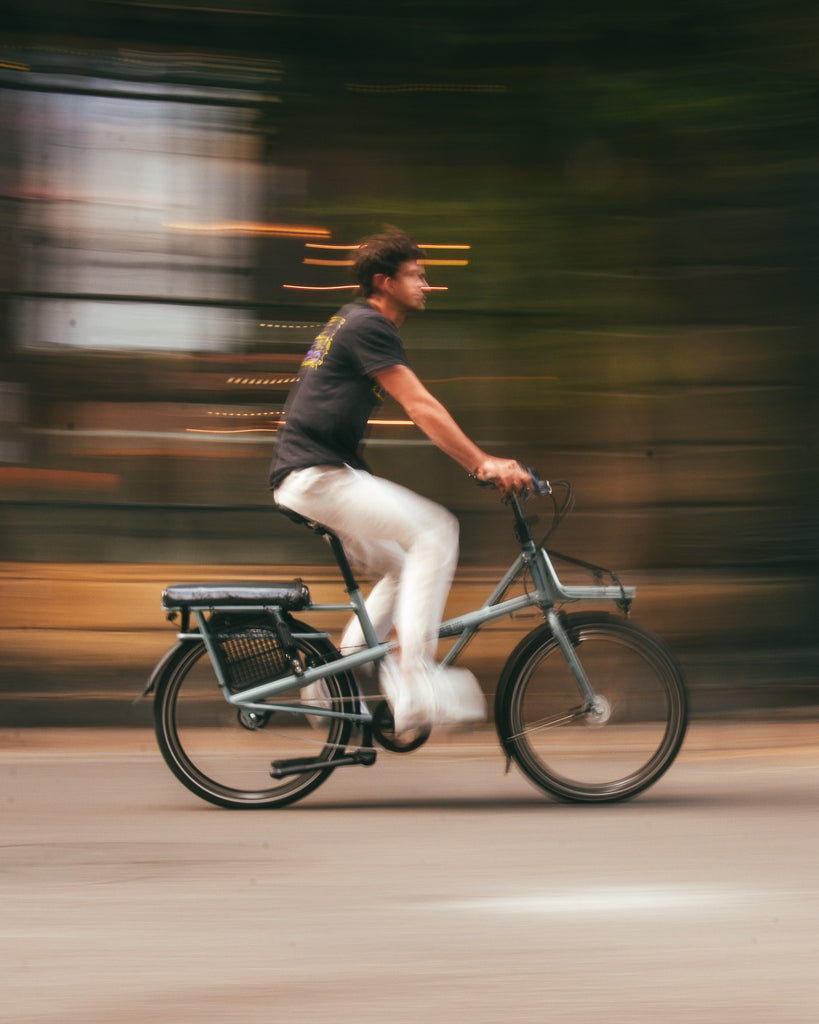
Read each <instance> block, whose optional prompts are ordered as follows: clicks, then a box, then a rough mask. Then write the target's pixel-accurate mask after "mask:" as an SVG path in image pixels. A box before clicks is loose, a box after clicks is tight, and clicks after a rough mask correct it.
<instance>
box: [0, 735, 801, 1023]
mask: <svg viewBox="0 0 819 1024" xmlns="http://www.w3.org/2000/svg"><path fill="white" fill-rule="evenodd" d="M503 767H504V765H503V761H502V759H501V757H500V754H499V751H498V748H497V744H496V741H495V739H494V736H493V735H492V733H491V731H490V730H486V729H485V730H481V731H478V732H476V733H473V734H470V735H467V736H463V737H460V738H458V739H457V741H455V740H453V739H450V740H449V741H447V742H443V741H438V742H430V744H428V745H427V746H426V747H424V748H422V749H421V750H419V751H416V752H415V753H413V754H411V755H408V756H398V755H387V754H382V755H380V756H379V760H378V762H377V764H376V765H375V766H374V767H373V768H370V769H364V768H350V769H346V770H339V771H337V772H336V773H335V774H334V775H333V776H332V777H331V778H330V780H329V781H328V782H327V783H326V784H325V785H324V786H323V787H322V788H320V789H319V790H318V791H317V792H316V793H314V794H313V795H312V796H310V797H308V798H307V799H306V800H305V801H304V802H303V803H301V804H297V805H295V806H294V807H292V808H288V809H283V810H279V811H268V812H230V811H225V810H220V809H217V808H214V807H211V806H209V805H207V804H204V803H202V802H200V801H198V800H197V799H196V798H195V797H194V796H193V795H192V794H190V793H188V792H187V791H186V790H184V789H183V788H182V787H181V786H180V785H179V784H178V783H177V782H176V780H175V779H173V777H172V776H171V775H170V773H169V772H168V770H167V769H166V768H165V766H164V764H163V763H162V761H161V760H160V758H159V755H158V753H157V751H156V748H155V745H154V741H153V737H152V735H151V734H150V732H148V731H147V730H143V729H134V730H128V729H117V730H74V729H56V730H45V729H43V730H32V729H26V730H2V731H0V780H2V781H1V782H0V798H2V804H3V848H2V863H1V864H0V868H1V870H0V900H2V907H3V913H2V917H1V918H0V922H1V923H0V982H1V983H2V987H1V988H0V991H2V994H3V995H2V1001H0V1020H2V1021H3V1022H6V1021H7V1022H9V1024H35V1022H36V1024H50V1022H57V1021H59V1022H60V1024H98V1022H99V1024H102V1022H104V1024H132V1022H133V1024H136V1022H144V1021H161V1022H163V1024H164V1022H192V1024H193V1022H196V1024H202V1022H219V1024H224V1022H233V1021H237V1022H238V1021H242V1022H246V1021H263V1022H266V1021H271V1022H272V1021H277V1022H278V1021H282V1022H285V1021H286V1022H288V1024H289V1022H296V1024H298V1022H324V1021H327V1022H334V1024H337V1022H339V1024H345V1022H348V1021H349V1022H353V1021H355V1022H359V1021H362V1020H379V1021H390V1022H404V1021H407V1022H409V1021H412V1022H416V1021H419V1020H421V1021H430V1022H433V1021H446V1022H456V1024H460V1022H470V1024H472V1022H475V1024H484V1022H486V1024H490V1022H491V1024H497V1022H529V1021H531V1022H543V1021H550V1022H582V1024H587V1022H590V1021H606V1022H615V1024H616V1022H623V1024H639V1022H651V1024H657V1022H667V1024H676V1022H691V1021H698V1022H699V1021H702V1022H708V1024H723V1022H743V1024H772V1022H777V1024H794V1022H799V1024H809V1022H810V1024H812V1022H814V1021H815V1020H816V1019H817V1010H816V1007H817V1005H819V980H818V979H817V973H816V963H817V952H818V951H819V950H818V949H817V947H818V946H819V882H817V875H816V849H817V841H818V840H819V816H817V813H816V812H817V809H819V787H817V782H819V731H818V730H817V723H816V722H815V721H800V722H792V723H787V722H782V721H779V722H776V723H765V722H757V723H744V724H742V723H739V722H723V723H722V724H716V723H714V722H695V723H694V724H693V725H692V728H691V730H690V733H689V736H688V738H687V740H686V744H685V746H684V748H683V751H682V753H681V755H680V757H679V759H678V760H677V762H676V763H675V764H674V765H673V766H672V768H671V769H670V771H669V772H668V774H667V775H666V776H665V777H664V778H663V779H662V780H660V782H659V783H657V784H656V785H655V786H654V787H653V788H652V789H651V790H649V791H648V792H647V793H645V794H643V795H642V796H640V797H638V798H637V799H636V800H634V801H632V802H630V803H627V804H623V805H611V806H600V807H577V806H564V805H560V804H555V803H551V802H549V801H548V800H546V799H545V798H544V797H543V796H542V795H541V794H540V793H539V792H538V791H536V790H534V789H533V788H532V787H531V786H530V785H529V784H528V783H527V782H525V781H524V779H523V778H522V777H521V776H520V775H519V773H518V772H517V771H516V770H515V769H513V770H512V771H511V772H510V773H509V774H504V771H503Z"/></svg>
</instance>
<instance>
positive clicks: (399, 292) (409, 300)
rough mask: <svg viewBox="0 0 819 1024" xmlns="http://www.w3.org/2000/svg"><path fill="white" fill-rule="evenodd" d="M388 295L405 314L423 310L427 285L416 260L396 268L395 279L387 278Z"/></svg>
mask: <svg viewBox="0 0 819 1024" xmlns="http://www.w3.org/2000/svg"><path fill="white" fill-rule="evenodd" d="M387 288H388V290H389V292H390V295H391V296H392V298H393V299H394V300H395V302H397V303H398V305H399V306H401V307H402V308H403V309H404V310H405V311H406V312H409V311H410V310H412V309H423V308H424V305H425V304H426V301H427V292H428V291H429V285H428V284H427V279H426V277H425V276H424V268H423V267H422V266H421V265H420V264H419V263H418V262H417V261H416V260H408V261H407V262H406V263H402V264H401V266H400V267H399V268H398V273H397V274H396V275H395V277H389V278H387Z"/></svg>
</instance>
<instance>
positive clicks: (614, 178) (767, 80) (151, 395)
mask: <svg viewBox="0 0 819 1024" xmlns="http://www.w3.org/2000/svg"><path fill="white" fill-rule="evenodd" d="M677 6H678V7H679V9H677V10H675V9H673V8H669V9H666V8H663V7H658V6H657V5H656V4H649V3H647V2H644V0H634V2H630V3H629V2H626V3H624V4H618V5H616V6H613V5H611V4H609V3H607V2H603V0H588V2H581V3H579V4H572V5H557V4H552V3H549V2H544V3H541V4H538V5H532V4H530V3H522V2H520V3H519V2H515V0H511V2H507V3H505V4H502V5H501V4H498V3H496V2H487V0H484V2H481V0H472V2H468V3H467V2H456V0H441V2H439V3H434V4H433V3H428V2H426V0H415V2H413V3H412V4H403V3H398V4H395V5H393V6H392V7H388V8H384V7H378V8H371V7H370V6H369V5H364V4H360V3H351V4H346V5H343V6H341V5H338V4H336V3H329V2H326V3H321V2H310V0H306V2H302V0H281V2H279V0H241V2H238V0H220V2H219V3H216V4H207V5H205V4H202V3H201V2H200V0H176V2H175V3H174V4H165V3H153V2H150V0H78V2H76V3H73V4H71V5H65V4H64V3H62V2H57V0H27V2H26V3H25V4H22V3H19V4H17V5H16V8H15V6H14V5H12V7H11V9H8V7H6V8H5V9H4V13H3V14H2V15H1V16H0V18H2V21H0V26H2V32H1V33H0V128H1V130H2V140H3V144H2V147H0V225H2V239H3V244H2V247H1V248H0V576H1V577H2V587H1V589H0V612H2V615H1V616H0V651H2V666H0V720H3V721H4V722H5V723H6V724H8V725H12V726H25V725H41V724H59V723H62V722H66V723H69V722H70V723H72V724H91V725H95V724H134V723H137V724H138V723H144V722H147V721H149V718H148V713H149V710H148V709H146V708H145V707H143V706H138V707H137V708H133V707H132V706H131V705H130V703H129V701H130V700H131V699H132V697H133V696H135V695H136V693H138V692H139V690H140V689H141V685H142V682H143V681H144V679H145V678H146V677H147V674H148V672H149V671H150V668H151V666H152V664H153V663H154V662H155V661H156V660H157V658H158V657H159V655H160V654H161V653H162V651H163V650H164V648H165V647H166V646H168V645H169V644H170V643H171V641H172V639H173V631H172V629H170V628H169V627H166V628H165V629H164V630H163V628H162V616H161V611H160V607H159V592H160V589H161V588H162V586H164V585H166V584H168V583H171V582H176V581H177V580H178V579H181V578H185V577H191V576H198V577H206V576H208V575H213V574H215V575H217V576H222V577H223V578H224V577H225V576H226V575H227V574H231V575H232V574H234V573H239V572H241V573H242V575H245V576H249V575H252V574H253V573H257V574H258V575H259V576H261V577H268V578H270V577H276V576H281V575H286V574H287V573H288V572H290V571H292V572H299V573H300V574H302V575H305V576H306V577H307V578H310V579H315V581H316V583H317V586H319V587H321V586H323V585H324V583H325V582H328V581H329V580H330V579H331V578H332V573H331V572H330V562H329V559H328V555H329V552H327V551H325V549H324V547H323V546H322V545H321V544H320V543H319V542H317V541H316V539H315V538H314V537H313V536H312V535H310V534H308V533H307V532H306V531H299V530H297V529H296V528H295V527H294V526H293V525H292V524H290V523H289V522H287V521H284V520H282V521H279V519H280V517H277V516H276V515H275V514H274V513H273V512H272V511H271V507H270V498H269V494H268V492H267V470H268V465H269V462H270V458H271V455H272V451H273V446H274V443H275V431H276V426H277V423H278V421H279V419H280V416H281V412H282V408H283V405H284V402H285V400H286V397H287V393H288V389H289V387H290V386H291V384H292V381H293V377H294V374H295V373H296V371H297V368H298V365H299V362H300V360H301V357H302V355H303V354H304V352H305V351H306V349H307V347H308V346H309V344H310V342H311V341H312V338H313V337H314V335H315V334H316V333H317V331H318V329H319V328H320V326H321V325H322V323H323V322H324V321H325V320H326V318H327V317H328V316H329V315H330V314H332V312H333V311H334V310H335V309H336V308H337V307H338V306H339V305H340V304H342V303H343V302H344V301H346V300H347V299H348V298H349V296H350V294H351V293H350V292H349V290H347V288H346V286H347V283H348V280H349V278H348V269H347V267H346V266H345V265H344V264H345V261H346V260H347V259H348V258H349V254H350V247H351V246H352V245H354V244H355V242H356V241H358V240H359V239H360V238H361V237H363V236H364V235H366V234H368V233H371V232H373V231H377V230H381V229H382V228H383V227H384V226H385V225H386V224H394V225H397V226H399V227H401V228H403V229H404V230H406V231H407V232H409V233H410V234H411V235H412V236H413V237H414V238H415V239H416V240H417V241H419V242H420V243H422V244H424V245H426V246H428V247H429V249H428V255H429V258H430V261H429V266H428V278H429V281H430V284H431V285H433V287H434V288H436V291H434V292H433V293H432V295H431V297H430V300H429V302H428V305H427V311H426V312H425V313H423V314H422V315H418V316H416V317H415V318H414V319H411V320H409V321H408V322H407V324H406V325H405V327H404V329H403V332H402V333H403V335H404V338H405V341H406V344H407V347H408V349H409V351H410V353H411V356H412V359H413V362H414V365H415V368H416V370H417V371H418V373H419V375H420V376H421V377H422V378H423V379H424V380H425V381H426V382H427V383H428V385H429V387H430V388H431V390H433V392H434V393H436V394H437V395H438V396H439V397H440V398H441V399H442V400H443V401H444V402H445V404H447V406H448V407H449V408H450V409H451V410H452V412H453V413H454V415H455V416H456V418H457V419H458V420H459V421H460V422H461V424H462V425H463V426H464V428H465V429H466V430H467V432H469V433H470V434H471V435H472V436H474V437H475V438H476V439H477V440H478V441H479V442H480V443H481V444H483V445H484V446H485V447H487V448H488V449H489V450H491V451H493V452H497V453H498V454H505V455H509V456H514V457H518V458H520V459H521V460H523V461H526V462H528V463H530V464H531V465H534V466H537V467H539V469H540V470H541V471H542V472H543V473H544V474H545V475H546V476H548V477H551V478H552V479H557V478H567V479H570V480H571V481H572V482H573V485H574V488H575V492H576V501H577V505H576V511H575V513H574V514H573V515H572V516H571V517H570V519H569V520H568V521H567V522H566V523H565V525H564V526H562V527H561V529H560V531H559V533H558V534H557V535H556V536H555V538H554V545H555V547H557V548H558V549H559V550H561V551H566V552H567V553H570V554H573V555H575V556H578V557H580V558H583V559H586V560H591V561H595V562H600V563H602V564H604V565H607V566H611V567H613V568H616V569H617V570H618V571H620V572H621V574H622V575H623V576H624V578H626V579H627V580H628V582H635V583H637V585H638V587H639V588H640V592H639V594H638V599H637V603H636V605H635V609H634V615H635V618H636V619H637V620H639V621H641V622H643V623H645V624H647V625H649V626H653V627H654V628H656V629H658V631H660V632H661V633H662V634H663V635H664V636H665V637H666V638H667V639H668V640H669V641H670V642H671V643H672V645H674V646H675V648H676V650H677V652H678V654H679V656H680V658H681V660H682V661H683V663H684V666H685V668H686V671H687V674H688V677H689V681H690V684H691V688H692V694H693V707H694V713H695V714H696V715H702V716H704V715H718V714H721V715H724V714H746V715H747V714H753V713H760V712H762V713H765V714H770V713H774V712H776V713H787V714H793V713H797V714H798V713H801V712H802V711H803V710H804V709H805V708H809V707H814V706H815V705H816V704H817V703H819V678H817V658H816V654H817V650H818V649H819V645H817V642H816V626H815V622H816V620H817V613H819V588H818V587H817V554H818V551H817V539H818V536H819V514H818V513H817V508H816V503H817V482H818V481H817V427H818V426H819V422H818V419H817V413H816V405H815V396H816V394H817V382H818V381H817V377H819V370H818V368H817V353H816V344H815V340H814V334H815V330H816V325H817V305H816V301H815V292H816V283H815V275H816V267H817V259H816V248H815V236H816V229H817V227H818V226H819V223H818V222H819V215H818V213H817V211H818V209H819V207H818V206H817V199H816V176H817V171H819V133H817V111H818V110H819V77H817V72H816V46H817V43H819V19H817V14H816V9H815V5H813V4H809V3H807V2H806V0H793V2H785V3H781V2H777V3H773V2H767V0H759V2H757V3H752V4H749V3H747V2H743V3H739V2H735V0H709V2H708V3H701V2H693V3H687V4H685V5H677ZM403 419H404V417H403V416H402V414H401V411H400V410H399V409H397V408H396V407H391V406H389V405H386V406H385V407H384V409H383V417H382V418H381V420H380V421H379V422H377V423H374V424H373V426H372V434H371V442H370V446H369V457H370V461H371V464H372V465H373V468H374V469H375V470H376V471H377V472H383V473H384V474H385V475H389V476H390V477H392V478H394V479H397V480H399V481H401V482H403V483H406V484H407V485H409V486H410V487H413V488H415V489H417V490H419V491H421V492H423V493H425V494H428V495H430V496H431V497H433V498H435V499H437V500H439V501H441V502H443V503H445V504H447V505H448V506H449V507H451V508H452V509H453V510H454V511H455V512H456V513H457V514H458V516H459V518H460V520H461V523H462V566H463V571H462V574H461V577H460V579H459V584H458V586H459V587H461V588H462V589H461V590H460V591H459V590H458V587H456V590H455V591H454V597H453V600H454V601H456V602H457V601H458V600H459V598H458V594H459V593H462V594H463V595H464V598H463V600H467V595H468V599H469V600H472V599H473V594H472V590H471V589H470V588H472V587H473V585H478V584H479V583H480V582H481V581H482V580H483V579H487V580H488V579H489V578H490V577H491V576H492V573H493V570H494V569H496V568H500V567H501V566H502V565H505V564H506V563H507V562H508V561H510V560H511V558H512V557H513V555H514V539H513V537H512V534H511V530H510V523H509V521H508V514H507V513H506V511H505V510H504V509H503V507H502V506H501V505H499V504H498V503H497V502H496V501H494V500H493V499H492V498H491V496H489V495H487V494H486V493H485V492H483V491H480V490H478V489H476V488H474V487H473V486H471V485H470V484H469V482H468V481H467V480H466V479H464V477H463V475H462V474H460V473H459V472H455V473H453V471H452V464H451V463H450V462H448V460H447V459H446V458H445V457H444V456H443V455H441V454H440V453H438V452H437V451H436V450H435V449H434V448H432V447H431V446H429V445H428V444H426V443H425V442H424V440H423V438H422V437H421V435H420V434H419V433H418V432H417V431H416V430H415V429H414V428H412V427H411V425H408V424H407V423H406V422H402V420H403ZM547 523H548V515H545V516H544V524H543V528H544V531H545V528H546V525H547ZM474 596H477V592H476V594H475V595H474ZM531 625H532V623H528V624H527V623H523V624H521V625H520V630H521V631H525V630H526V629H528V628H530V627H531ZM514 628H516V627H514V626H512V627H510V630H511V631H514ZM508 639H509V637H508V636H507V635H506V634H504V635H503V642H502V643H500V642H498V643H496V644H494V645H493V644H492V643H489V644H488V646H487V648H486V651H485V652H484V653H483V654H482V653H481V650H480V648H479V645H478V643H476V645H475V648H474V650H475V651H476V653H477V657H478V658H479V659H482V660H480V663H479V664H475V663H474V662H471V664H472V667H474V668H476V669H478V670H479V671H480V673H481V677H482V679H484V680H485V682H486V685H487V688H490V687H491V686H492V685H493V678H494V677H496V674H497V669H498V668H499V666H500V664H501V663H502V660H503V658H502V656H501V648H503V651H504V652H505V651H507V650H508V649H509V648H510V647H511V644H510V643H509V642H508ZM472 650H473V649H471V650H470V653H472Z"/></svg>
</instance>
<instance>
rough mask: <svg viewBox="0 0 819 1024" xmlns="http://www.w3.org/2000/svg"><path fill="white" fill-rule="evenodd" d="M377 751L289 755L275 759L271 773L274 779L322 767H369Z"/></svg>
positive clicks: (373, 762)
mask: <svg viewBox="0 0 819 1024" xmlns="http://www.w3.org/2000/svg"><path fill="white" fill-rule="evenodd" d="M375 758H376V751H375V750H373V749H372V748H362V749H361V750H353V751H351V752H350V753H349V754H344V756H343V757H335V758H328V759H323V758H320V757H289V758H285V759H283V760H281V761H273V763H272V764H271V765H270V775H271V777H272V778H274V779H283V778H285V777H286V776H288V775H303V774H304V773H305V772H313V771H316V769H322V768H343V767H344V766H345V765H351V764H361V765H364V766H365V767H369V766H370V765H372V764H375Z"/></svg>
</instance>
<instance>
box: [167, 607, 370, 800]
mask: <svg viewBox="0 0 819 1024" xmlns="http://www.w3.org/2000/svg"><path fill="white" fill-rule="evenodd" d="M289 625H290V629H291V630H292V631H293V632H294V633H314V632H315V631H314V630H312V629H311V628H310V627H309V626H305V625H304V624H303V623H300V622H295V621H291V622H290V624H289ZM294 643H295V644H296V646H297V648H298V650H299V652H300V654H301V658H302V660H303V662H304V665H305V667H307V666H312V665H319V664H323V663H325V662H328V661H333V660H335V659H336V658H338V652H337V651H336V649H335V648H334V647H333V645H332V644H331V643H330V642H329V641H328V640H327V639H326V638H324V637H321V636H319V635H316V636H310V637H309V638H298V639H295V638H294ZM219 649H220V651H221V653H222V661H223V663H224V662H225V660H226V658H227V660H228V662H230V661H231V660H232V661H233V665H234V666H235V667H231V664H228V668H227V671H228V673H229V678H230V679H231V680H232V683H231V689H233V690H234V691H238V690H240V689H242V688H246V687H247V686H250V685H255V683H256V682H261V681H262V680H263V679H267V680H270V679H273V678H275V677H276V674H279V675H283V674H285V673H287V674H289V671H290V669H289V666H288V665H287V664H286V663H285V662H284V661H283V660H282V654H281V647H280V644H279V640H278V636H277V634H276V632H275V630H274V629H272V628H271V627H270V626H269V625H265V623H263V622H262V623H261V624H260V623H259V622H256V623H251V624H248V623H247V622H244V623H243V622H241V621H239V622H228V623H227V626H226V628H224V629H223V630H222V635H221V637H220V640H219ZM237 651H242V652H247V651H250V652H251V654H252V658H248V657H245V658H243V660H242V663H241V664H240V663H239V659H238V658H237V657H235V652H237ZM253 659H255V660H256V663H257V664H253V663H252V660H253ZM248 665H250V668H248V667H247V666H248ZM259 665H261V666H262V667H261V668H260V667H259ZM276 666H278V673H277V672H276V670H275V669H276ZM249 672H252V673H253V674H255V675H256V676H258V677H259V678H255V679H254V678H253V674H251V675H249V674H248V673H249ZM323 682H324V683H325V684H326V691H324V697H323V699H322V700H321V701H320V702H319V703H322V704H323V705H324V706H325V707H332V708H333V710H339V711H341V710H345V711H355V710H357V706H358V697H357V692H356V691H354V690H353V688H352V686H353V684H352V682H351V679H350V677H349V676H348V675H347V674H346V673H344V672H341V673H338V674H337V675H331V676H328V677H327V678H326V679H325V680H323ZM234 684H235V685H234ZM301 699H302V697H301V694H300V692H299V691H298V690H293V691H288V692H287V693H284V694H280V695H279V697H277V698H276V700H277V703H280V704H281V703H287V702H289V701H292V702H293V703H298V702H300V701H301ZM154 725H155V729H156V736H157V740H158V742H159V749H160V750H161V752H162V756H163V758H164V759H165V762H166V763H167V765H168V767H169V768H170V769H171V771H172V772H173V773H174V775H175V776H176V777H177V778H178V779H179V781H180V782H181V783H182V784H183V785H184V786H187V788H188V789H189V790H191V792H193V793H195V794H196V795H197V796H199V797H202V799H203V800H208V801H209V802H210V803H213V804H218V805H219V806H221V807H231V808H270V807H282V806H284V805H285V804H289V803H292V802H293V801H295V800H300V799H301V798H302V797H304V796H306V795H307V794H308V793H310V792H312V791H313V790H314V789H315V788H316V787H317V786H320V785H321V783H322V782H324V781H325V779H327V777H328V776H329V775H330V774H331V772H332V771H333V769H332V768H321V769H314V770H309V771H305V772H304V773H302V774H298V775H291V776H286V777H285V778H283V779H281V780H275V779H273V778H271V776H270V765H271V762H272V761H274V760H280V759H287V758H295V757H302V758H321V759H322V760H331V759H334V758H337V757H341V756H342V755H343V754H344V750H345V746H346V744H347V741H348V740H349V737H350V732H351V723H350V721H349V720H347V719H340V718H329V717H322V716H318V715H309V714H305V713H300V712H292V713H291V712H288V711H273V712H271V713H270V714H269V715H265V713H264V712H262V713H261V714H260V715H257V716H256V717H255V718H253V717H252V716H248V715H247V713H243V712H241V711H240V710H239V709H238V708H236V707H234V706H233V705H231V704H229V703H228V702H227V701H226V700H225V698H224V697H223V695H222V692H221V690H220V689H219V684H218V682H217V679H216V674H215V672H214V670H213V666H212V664H211V661H210V658H209V657H208V656H207V653H206V648H205V644H204V642H203V641H202V640H192V641H190V642H189V643H183V644H182V645H181V646H180V647H179V649H178V650H177V652H176V653H175V654H174V656H172V657H171V658H170V660H169V661H168V663H167V665H166V666H165V668H164V671H163V672H162V674H161V677H160V678H159V680H158V682H157V685H156V692H155V697H154Z"/></svg>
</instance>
